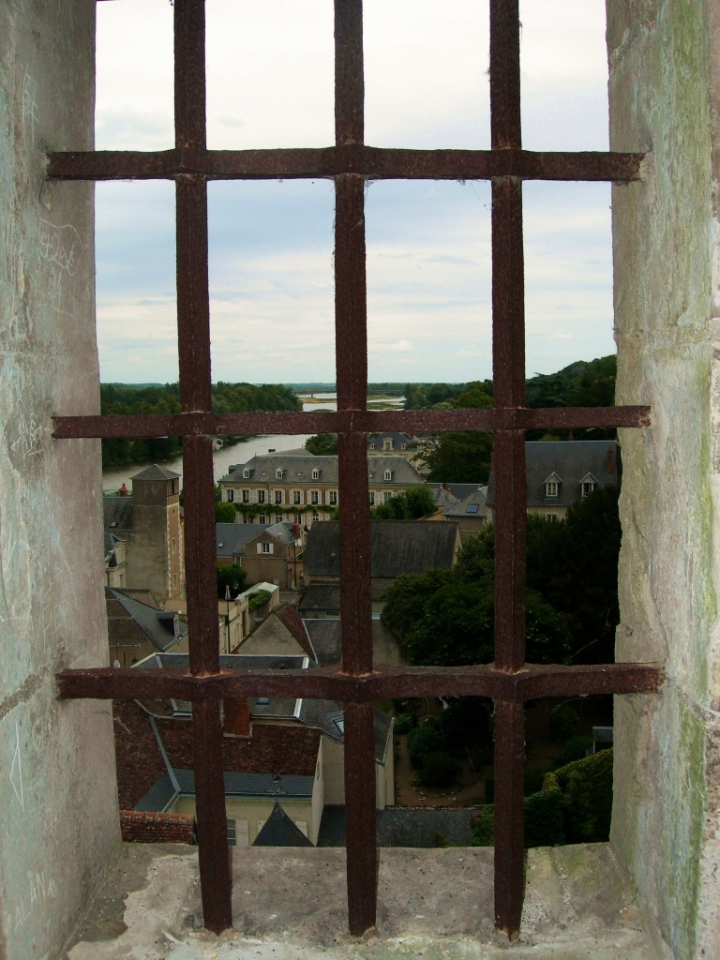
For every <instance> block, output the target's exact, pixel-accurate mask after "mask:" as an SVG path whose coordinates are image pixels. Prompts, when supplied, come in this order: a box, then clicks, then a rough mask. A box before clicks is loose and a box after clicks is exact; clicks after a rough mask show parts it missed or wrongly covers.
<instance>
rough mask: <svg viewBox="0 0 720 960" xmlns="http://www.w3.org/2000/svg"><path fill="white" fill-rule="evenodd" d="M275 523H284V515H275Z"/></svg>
mask: <svg viewBox="0 0 720 960" xmlns="http://www.w3.org/2000/svg"><path fill="white" fill-rule="evenodd" d="M275 523H282V514H281V513H276V514H275Z"/></svg>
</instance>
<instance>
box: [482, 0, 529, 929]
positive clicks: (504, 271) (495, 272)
mask: <svg viewBox="0 0 720 960" xmlns="http://www.w3.org/2000/svg"><path fill="white" fill-rule="evenodd" d="M490 139H491V144H492V147H493V149H494V150H521V149H522V134H521V118H520V17H519V10H518V0H490ZM492 311H493V387H494V391H493V392H494V398H495V406H496V407H498V408H500V409H502V408H504V407H513V408H517V407H524V406H525V267H524V261H523V213H522V181H521V180H519V179H518V178H517V177H510V176H508V177H498V178H496V179H493V181H492ZM493 458H494V469H495V491H496V496H495V511H494V521H495V665H496V667H497V668H498V669H500V670H506V671H507V672H509V673H514V672H516V671H518V670H521V669H522V667H523V665H524V663H525V629H526V627H525V591H526V580H527V577H526V569H525V567H526V560H525V539H526V509H527V478H526V464H525V434H524V431H522V430H517V429H516V430H498V431H497V432H496V433H495V442H494V445H493ZM524 758H525V741H524V729H523V713H522V705H521V704H518V703H508V702H505V701H502V700H496V701H495V771H496V777H497V780H496V801H495V812H496V816H495V926H496V928H497V930H499V931H501V932H503V933H505V934H506V935H507V937H508V939H509V940H515V939H517V937H518V935H519V931H520V920H521V917H522V905H523V896H524V870H523V864H524V840H523V774H524Z"/></svg>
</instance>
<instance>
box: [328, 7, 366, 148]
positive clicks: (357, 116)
mask: <svg viewBox="0 0 720 960" xmlns="http://www.w3.org/2000/svg"><path fill="white" fill-rule="evenodd" d="M364 139H365V74H364V69H363V11H362V0H335V143H336V144H337V145H338V146H340V145H341V144H347V143H363V142H364Z"/></svg>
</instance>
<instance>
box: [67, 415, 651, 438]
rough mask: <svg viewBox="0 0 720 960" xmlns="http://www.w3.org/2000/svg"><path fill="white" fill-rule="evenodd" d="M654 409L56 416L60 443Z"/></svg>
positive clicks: (474, 426) (575, 421)
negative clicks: (81, 438)
mask: <svg viewBox="0 0 720 960" xmlns="http://www.w3.org/2000/svg"><path fill="white" fill-rule="evenodd" d="M649 425H650V407H550V408H546V409H537V410H526V409H524V408H502V409H497V410H406V411H397V412H393V411H369V410H368V411H361V412H359V413H356V412H354V411H339V412H338V413H262V412H257V413H223V414H215V413H192V414H189V413H178V414H146V415H138V416H134V415H131V416H118V415H114V414H113V415H109V416H80V417H54V418H53V427H54V431H53V437H54V438H55V439H56V440H67V439H71V438H73V439H76V438H79V437H166V436H184V437H190V436H210V435H226V434H244V433H285V434H294V433H295V434H305V433H338V434H342V433H353V432H363V433H372V432H378V433H379V432H382V431H384V430H396V431H404V432H412V431H417V430H430V431H436V432H438V433H440V432H443V431H448V430H533V429H553V428H557V429H562V428H565V429H568V428H569V429H573V430H574V429H582V428H593V427H595V428H596V427H606V428H607V427H647V426H649Z"/></svg>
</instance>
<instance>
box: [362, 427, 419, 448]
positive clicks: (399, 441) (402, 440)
mask: <svg viewBox="0 0 720 960" xmlns="http://www.w3.org/2000/svg"><path fill="white" fill-rule="evenodd" d="M388 437H389V438H390V439H391V440H392V442H393V443H394V444H395V447H394V449H395V450H400V448H401V447H402V445H403V444H405V446H406V447H414V446H417V442H418V441H417V437H411V436H410V434H409V433H392V432H391V431H389V430H386V431H385V432H384V433H379V434H378V435H377V437H369V438H368V442H367V446H368V450H370V449H371V448H372V450H373V451H378V450H382V446H383V440H385V439H387V438H388ZM373 444H374V446H373Z"/></svg>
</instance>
